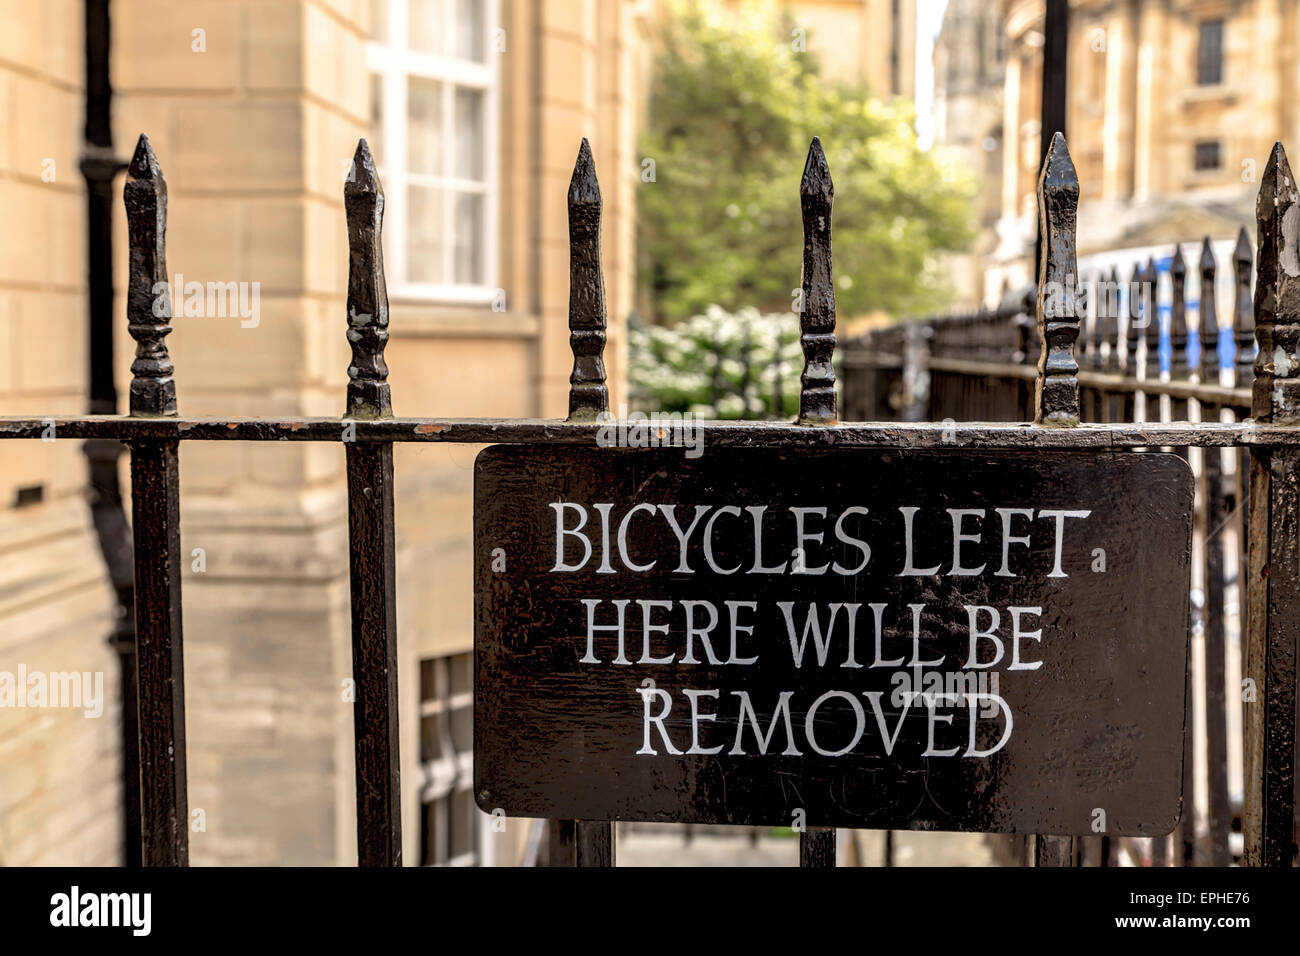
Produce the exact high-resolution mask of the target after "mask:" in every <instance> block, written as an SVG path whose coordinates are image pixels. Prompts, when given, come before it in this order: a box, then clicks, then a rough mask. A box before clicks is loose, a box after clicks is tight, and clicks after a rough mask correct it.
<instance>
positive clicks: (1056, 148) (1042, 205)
mask: <svg viewBox="0 0 1300 956" xmlns="http://www.w3.org/2000/svg"><path fill="white" fill-rule="evenodd" d="M1078 209H1079V177H1078V176H1077V175H1076V174H1075V171H1074V163H1073V162H1072V161H1071V160H1070V151H1069V150H1068V149H1067V148H1066V145H1065V137H1064V136H1062V135H1061V134H1060V133H1057V134H1056V136H1055V137H1054V138H1053V139H1052V144H1051V146H1050V147H1049V148H1048V150H1047V157H1046V159H1044V160H1043V169H1042V172H1041V174H1040V175H1039V177H1038V219H1039V228H1040V230H1041V232H1042V235H1043V253H1042V261H1041V263H1040V265H1039V270H1038V276H1039V282H1038V334H1039V338H1040V339H1041V340H1042V353H1041V355H1040V357H1039V359H1038V371H1039V375H1038V385H1037V388H1036V391H1035V395H1034V408H1035V412H1034V418H1035V420H1036V421H1037V422H1038V423H1039V424H1040V425H1077V424H1078V423H1079V380H1078V378H1077V377H1076V376H1077V375H1078V374H1079V363H1078V362H1076V361H1075V358H1074V346H1075V342H1076V341H1077V340H1078V338H1079V292H1078V266H1077V265H1076V263H1075V252H1074V241H1075V239H1074V233H1075V222H1076V220H1077V217H1078Z"/></svg>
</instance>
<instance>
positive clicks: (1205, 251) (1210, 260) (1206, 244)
mask: <svg viewBox="0 0 1300 956" xmlns="http://www.w3.org/2000/svg"><path fill="white" fill-rule="evenodd" d="M1216 268H1218V263H1217V262H1216V261H1215V258H1214V247H1213V246H1212V245H1211V244H1210V237H1209V236H1206V237H1205V238H1204V239H1202V240H1201V271H1202V272H1213V271H1215V269H1216Z"/></svg>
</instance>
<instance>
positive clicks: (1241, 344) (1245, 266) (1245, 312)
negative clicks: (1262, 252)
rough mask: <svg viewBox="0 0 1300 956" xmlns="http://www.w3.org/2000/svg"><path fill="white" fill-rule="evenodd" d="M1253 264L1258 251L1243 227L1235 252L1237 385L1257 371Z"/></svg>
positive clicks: (1233, 308) (1235, 368)
mask: <svg viewBox="0 0 1300 956" xmlns="http://www.w3.org/2000/svg"><path fill="white" fill-rule="evenodd" d="M1254 263H1255V250H1253V249H1252V248H1251V246H1250V236H1249V235H1248V234H1247V232H1246V227H1245V226H1242V227H1241V231H1240V232H1239V233H1237V247H1236V248H1235V249H1234V250H1233V251H1232V268H1233V287H1234V289H1233V297H1232V338H1233V343H1234V344H1235V345H1236V348H1237V355H1236V358H1235V359H1234V361H1233V369H1234V375H1235V381H1236V383H1237V384H1238V385H1243V384H1245V383H1246V382H1249V381H1250V379H1251V376H1252V375H1254V368H1255V303H1254V300H1253V298H1252V295H1253V293H1252V291H1251V285H1250V280H1251V273H1252V272H1253V271H1254Z"/></svg>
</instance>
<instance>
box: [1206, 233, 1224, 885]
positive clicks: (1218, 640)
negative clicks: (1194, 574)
mask: <svg viewBox="0 0 1300 956" xmlns="http://www.w3.org/2000/svg"><path fill="white" fill-rule="evenodd" d="M1217 270H1218V266H1217V263H1216V261H1215V258H1214V250H1213V248H1212V247H1211V246H1210V239H1209V237H1208V236H1206V238H1205V241H1204V242H1203V243H1202V245H1201V296H1200V298H1201V303H1200V333H1201V345H1202V351H1201V379H1202V380H1203V381H1205V382H1208V383H1209V384H1211V385H1217V384H1219V364H1220V358H1219V312H1218V303H1217V301H1216V298H1215V276H1216V273H1217ZM1220 416H1221V409H1220V407H1219V406H1218V405H1212V406H1208V407H1207V408H1206V410H1205V413H1204V414H1202V416H1201V420H1202V421H1205V420H1213V421H1218V420H1219V418H1220ZM1203 461H1204V463H1205V465H1204V468H1205V473H1204V477H1203V480H1204V483H1205V484H1204V487H1205V762H1206V768H1205V769H1206V789H1207V792H1208V807H1207V813H1208V830H1209V854H1210V855H1209V863H1210V865H1211V866H1227V865H1228V863H1229V859H1228V830H1229V829H1230V827H1231V820H1230V819H1229V814H1230V811H1229V809H1228V724H1227V720H1228V713H1227V706H1228V699H1227V683H1226V674H1225V667H1226V665H1227V639H1226V635H1225V630H1224V613H1225V608H1224V600H1223V597H1224V595H1223V588H1224V575H1223V554H1224V551H1223V531H1224V525H1225V524H1226V523H1227V520H1228V514H1227V508H1226V505H1227V500H1226V494H1227V489H1226V488H1224V484H1223V449H1220V448H1206V449H1205V454H1204V456H1203Z"/></svg>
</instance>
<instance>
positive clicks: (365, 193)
mask: <svg viewBox="0 0 1300 956" xmlns="http://www.w3.org/2000/svg"><path fill="white" fill-rule="evenodd" d="M343 205H344V208H345V211H346V216H347V223H348V326H347V328H348V332H347V335H348V344H349V345H351V346H352V364H351V365H349V366H348V379H349V381H348V397H347V413H346V417H348V418H387V417H390V416H391V415H392V414H393V406H392V402H391V400H390V397H389V386H388V364H387V363H386V362H385V361H384V348H385V347H386V346H387V345H388V289H387V287H386V285H385V283H384V250H383V246H382V238H381V237H382V229H383V225H382V224H383V221H384V189H383V186H382V185H381V184H380V182H379V173H378V172H377V171H376V170H375V161H374V158H373V157H372V156H371V155H370V147H369V146H368V145H367V144H366V141H365V140H364V139H363V140H361V141H360V142H359V143H357V149H356V152H355V153H354V154H353V157H352V166H351V167H350V168H349V170H348V177H347V180H346V181H345V182H344V184H343Z"/></svg>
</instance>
